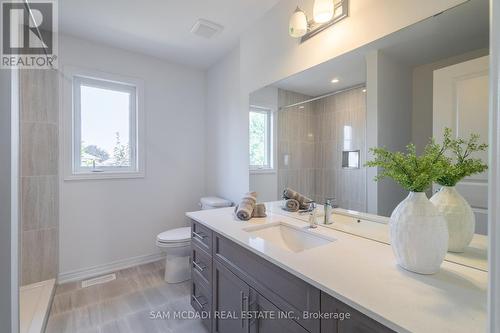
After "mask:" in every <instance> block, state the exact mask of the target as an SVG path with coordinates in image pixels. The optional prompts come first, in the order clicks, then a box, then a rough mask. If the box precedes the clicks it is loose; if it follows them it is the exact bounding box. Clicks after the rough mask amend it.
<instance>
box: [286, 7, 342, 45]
mask: <svg viewBox="0 0 500 333" xmlns="http://www.w3.org/2000/svg"><path fill="white" fill-rule="evenodd" d="M348 4H349V0H314V5H313V18H312V20H308V18H307V15H306V13H304V11H303V10H302V9H300V8H299V7H297V8H296V9H295V11H294V12H293V13H292V16H291V17H290V21H289V29H288V33H289V34H290V36H291V37H294V38H300V39H301V40H300V41H301V43H302V42H304V41H306V40H308V39H309V38H311V37H313V36H315V35H317V34H318V33H320V32H321V31H323V30H325V29H327V28H329V27H331V26H332V25H334V24H335V23H337V22H339V21H341V20H343V19H344V18H346V17H347V16H348V8H349V7H348Z"/></svg>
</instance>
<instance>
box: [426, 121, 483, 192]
mask: <svg viewBox="0 0 500 333" xmlns="http://www.w3.org/2000/svg"><path fill="white" fill-rule="evenodd" d="M478 141H479V135H478V134H471V135H470V137H469V139H468V140H464V139H461V138H458V139H452V138H451V130H450V129H449V128H446V129H445V132H444V142H443V146H446V147H447V149H448V150H450V151H451V153H452V154H453V157H452V158H447V159H446V160H445V163H444V165H443V172H442V174H441V175H440V176H439V177H438V178H437V179H436V183H438V184H439V185H443V186H455V185H456V184H457V183H458V182H459V181H460V180H462V179H463V178H465V177H468V176H470V175H473V174H476V173H481V172H483V171H485V170H486V169H488V165H486V164H485V163H483V161H482V160H481V159H480V158H472V157H471V154H472V153H475V152H479V151H485V150H486V149H487V148H488V145H487V144H485V143H482V144H479V143H478Z"/></svg>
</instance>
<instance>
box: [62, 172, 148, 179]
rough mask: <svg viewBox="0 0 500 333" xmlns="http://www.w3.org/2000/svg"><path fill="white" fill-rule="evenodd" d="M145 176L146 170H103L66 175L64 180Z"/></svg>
mask: <svg viewBox="0 0 500 333" xmlns="http://www.w3.org/2000/svg"><path fill="white" fill-rule="evenodd" d="M144 177H145V174H144V172H116V171H115V172H113V171H108V172H106V171H103V172H86V173H75V174H71V175H66V176H65V177H64V180H65V181H71V180H102V179H133V178H144Z"/></svg>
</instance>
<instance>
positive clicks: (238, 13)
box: [59, 0, 279, 68]
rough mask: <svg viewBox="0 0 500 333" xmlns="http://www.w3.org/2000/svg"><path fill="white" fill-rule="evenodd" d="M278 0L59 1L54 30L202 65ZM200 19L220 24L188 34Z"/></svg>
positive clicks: (219, 54) (216, 56)
mask: <svg viewBox="0 0 500 333" xmlns="http://www.w3.org/2000/svg"><path fill="white" fill-rule="evenodd" d="M278 1H279V0H257V1H256V0H140V1H139V0H105V1H103V0H63V1H60V5H59V23H60V31H61V32H62V33H63V34H68V35H72V36H76V37H80V38H84V39H88V40H93V41H97V42H101V43H105V44H108V45H111V46H115V47H119V48H123V49H127V50H131V51H136V52H140V53H144V54H148V55H152V56H155V57H159V58H163V59H166V60H169V61H172V62H176V63H181V64H186V65H190V66H194V67H198V68H207V67H209V66H211V65H212V64H214V63H215V62H216V61H217V60H218V59H219V58H221V57H222V56H223V55H225V54H226V53H227V52H229V51H230V50H231V49H232V48H233V47H235V46H236V45H237V43H238V39H239V36H240V34H241V33H242V32H243V31H244V30H245V29H247V28H248V27H249V26H250V25H251V24H252V23H253V22H255V21H256V20H257V19H259V18H260V17H261V16H262V15H263V14H264V13H266V12H267V11H268V10H269V9H270V8H272V7H273V6H274V5H275V4H276V3H277V2H278ZM199 18H203V19H207V20H210V21H213V22H215V23H218V24H221V25H222V26H224V30H223V31H222V33H220V34H219V35H217V36H215V37H213V38H212V39H204V38H202V37H199V36H196V35H193V34H192V33H191V32H190V31H191V27H192V26H193V25H194V23H195V22H196V20H197V19H199Z"/></svg>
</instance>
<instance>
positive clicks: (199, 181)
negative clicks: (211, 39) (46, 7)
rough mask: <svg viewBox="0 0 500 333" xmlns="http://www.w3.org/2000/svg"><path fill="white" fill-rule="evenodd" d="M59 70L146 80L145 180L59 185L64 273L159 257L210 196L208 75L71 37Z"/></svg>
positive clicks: (66, 41)
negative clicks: (161, 242)
mask: <svg viewBox="0 0 500 333" xmlns="http://www.w3.org/2000/svg"><path fill="white" fill-rule="evenodd" d="M60 65H62V69H64V65H71V66H77V67H84V68H87V69H93V70H98V71H103V72H107V73H112V74H117V75H123V76H129V77H135V78H139V79H141V80H143V81H144V86H145V111H146V142H145V145H146V176H145V178H139V179H117V180H83V181H64V182H63V183H62V188H61V214H60V216H61V219H60V266H59V267H60V269H59V270H60V274H63V275H64V274H67V273H70V272H74V271H78V270H82V269H88V268H90V267H94V266H99V265H104V264H109V263H113V262H117V261H120V260H125V259H129V258H133V257H141V256H148V255H151V254H155V253H159V251H158V249H157V248H156V246H155V237H156V235H157V234H158V233H159V232H162V231H165V230H166V229H168V228H172V227H178V226H184V225H187V224H188V220H187V219H186V218H185V216H184V213H185V212H186V211H190V210H197V209H198V206H197V203H198V199H199V198H200V196H202V195H204V194H205V179H204V170H205V163H204V161H205V149H204V139H205V112H204V108H205V106H204V103H205V97H204V96H205V82H204V73H203V72H201V71H198V70H193V69H190V68H187V67H183V66H179V65H173V64H169V63H167V62H164V61H161V60H158V59H155V58H152V57H149V56H144V55H140V54H136V53H131V52H128V51H124V50H121V49H116V48H111V47H107V46H104V45H100V44H95V43H91V42H87V41H84V40H80V39H75V38H72V37H68V36H62V38H60ZM61 112H70V110H61Z"/></svg>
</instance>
